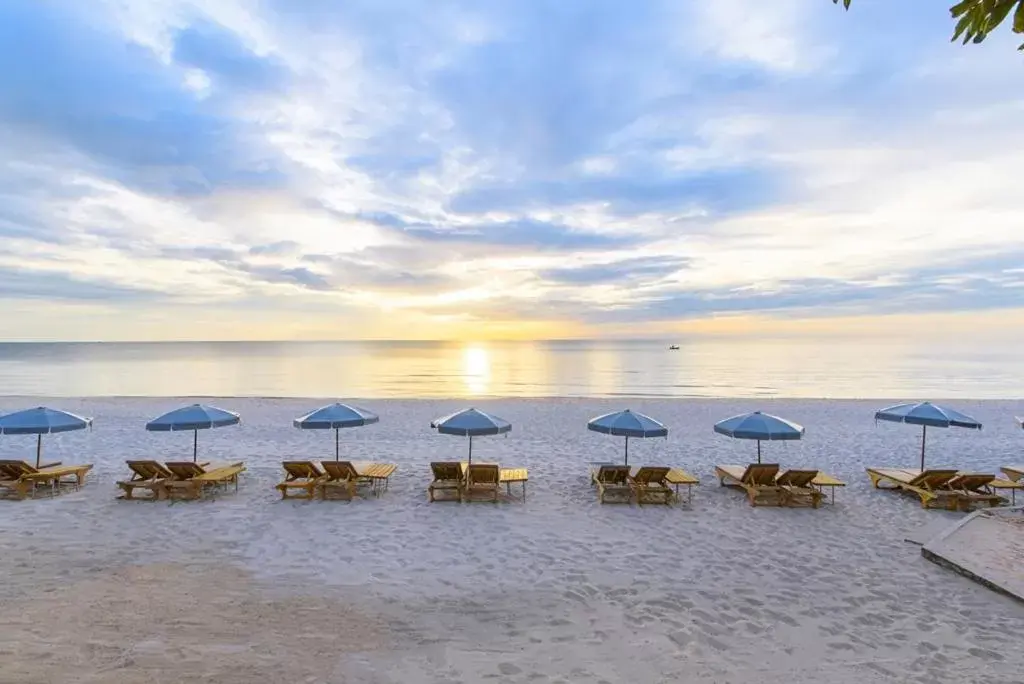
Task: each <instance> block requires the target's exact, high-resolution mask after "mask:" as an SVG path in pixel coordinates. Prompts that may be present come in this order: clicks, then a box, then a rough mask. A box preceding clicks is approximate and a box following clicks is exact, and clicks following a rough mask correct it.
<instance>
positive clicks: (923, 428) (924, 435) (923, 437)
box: [921, 425, 928, 470]
mask: <svg viewBox="0 0 1024 684" xmlns="http://www.w3.org/2000/svg"><path fill="white" fill-rule="evenodd" d="M927 440H928V426H927V425H922V426H921V470H924V445H925V442H926V441H927Z"/></svg>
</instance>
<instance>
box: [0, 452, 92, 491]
mask: <svg viewBox="0 0 1024 684" xmlns="http://www.w3.org/2000/svg"><path fill="white" fill-rule="evenodd" d="M90 470H92V464H90V463H83V464H75V465H50V466H48V467H44V468H36V467H34V466H31V465H29V464H28V463H25V462H24V461H15V460H0V489H6V490H8V491H10V492H11V493H12V494H13V495H14V497H15V498H16V499H24V498H26V497H28V496H29V495H31V496H33V497H34V496H35V494H36V490H37V489H38V488H39V487H40V486H45V487H47V488H48V490H49V492H50V493H51V494H55V493H57V492H59V491H60V489H61V487H62V486H70V487H73V488H74V489H79V488H81V486H82V485H83V484H85V477H86V475H87V474H88V473H89V471H90Z"/></svg>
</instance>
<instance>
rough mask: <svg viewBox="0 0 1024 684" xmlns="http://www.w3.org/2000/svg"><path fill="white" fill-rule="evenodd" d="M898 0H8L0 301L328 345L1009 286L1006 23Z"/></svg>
mask: <svg viewBox="0 0 1024 684" xmlns="http://www.w3.org/2000/svg"><path fill="white" fill-rule="evenodd" d="M904 5H906V6H903V5H901V6H900V7H898V8H896V7H893V8H888V7H884V6H883V5H881V4H879V5H877V6H876V5H874V4H872V3H864V5H863V7H860V8H858V10H857V11H856V12H850V13H845V12H842V11H840V10H838V9H837V8H836V7H834V6H833V5H832V3H828V2H825V1H822V2H820V3H818V2H816V3H810V2H803V1H802V0H783V1H781V2H778V3H774V4H772V5H771V6H770V7H769V6H767V5H765V6H760V5H757V6H753V5H751V3H747V2H740V1H739V0H721V1H720V2H718V1H716V2H714V3H707V2H682V3H677V2H668V1H667V0H666V1H664V2H662V1H659V2H650V3H640V4H637V3H634V4H632V5H630V4H628V3H622V2H616V1H613V0H593V1H591V2H577V1H575V0H573V1H568V2H566V1H557V2H556V1H555V0H550V1H548V0H545V1H543V2H533V3H490V4H474V3H466V2H464V1H462V0H439V1H438V2H436V3H432V4H431V5H430V7H429V8H426V7H425V6H424V5H422V3H411V2H407V1H406V0H398V1H397V2H389V3H380V2H370V1H369V0H357V1H355V2H350V3H334V2H326V1H324V2H320V1H316V2H310V3H300V4H299V5H296V4H295V3H285V2H281V1H279V0H270V1H268V2H263V3H256V4H254V3H249V2H245V1H244V0H209V1H207V2H198V1H197V0H159V1H152V0H110V1H102V2H100V1H98V2H96V3H91V4H89V7H88V11H86V9H85V8H84V6H83V7H79V6H78V5H72V4H66V3H65V4H53V3H35V2H29V1H28V0H14V1H13V2H7V3H3V5H2V6H0V74H2V76H0V79H2V80H0V85H2V87H0V238H2V240H0V300H4V299H12V300H17V301H26V298H28V297H31V298H32V301H33V302H35V301H39V302H45V301H53V302H63V303H64V304H66V305H67V306H77V305H79V304H81V305H83V306H84V305H85V304H84V303H85V302H89V305H90V306H96V307H102V308H104V310H106V311H109V312H112V313H111V316H112V317H113V316H114V314H115V313H116V312H117V311H120V310H122V308H124V307H130V306H134V305H138V304H139V302H141V301H148V299H151V298H160V299H161V301H162V302H173V306H171V307H170V308H168V311H174V312H178V313H175V314H174V315H177V316H181V320H182V324H183V325H184V324H186V323H187V322H188V321H189V320H192V318H197V317H199V314H200V312H202V311H212V310H213V309H214V308H216V310H217V311H219V312H223V311H228V312H230V311H231V310H232V309H233V308H235V309H241V308H244V309H245V310H246V311H250V312H252V311H255V312H258V311H265V312H268V313H267V314H266V315H267V316H268V317H271V316H272V317H273V320H274V321H277V323H266V324H267V325H278V326H279V327H280V328H281V329H282V330H284V329H296V330H299V329H303V330H304V329H306V328H305V327H303V326H305V325H306V324H305V323H303V324H302V325H299V324H298V323H296V324H295V326H294V327H289V326H290V324H289V321H299V320H300V319H302V316H305V315H306V314H308V313H309V312H311V311H320V310H322V309H323V307H325V306H329V307H337V308H338V310H344V311H345V312H346V318H345V323H343V324H342V323H339V324H338V326H339V328H338V331H337V334H336V335H335V336H344V335H345V334H346V331H350V330H352V329H356V328H358V329H360V330H361V331H366V334H368V335H373V334H374V333H373V330H380V331H382V330H388V331H394V330H398V331H401V330H403V328H409V329H410V330H411V329H412V328H413V327H414V326H415V327H416V330H417V331H418V332H419V333H422V334H427V333H424V331H429V334H430V335H439V336H444V335H445V334H447V333H446V332H445V330H453V331H454V330H456V329H457V330H458V331H460V332H459V334H465V330H466V329H467V328H465V325H471V324H472V323H473V322H487V321H502V322H503V324H510V325H511V323H510V322H512V321H514V320H519V319H521V320H523V321H527V320H530V321H537V320H547V321H550V322H552V323H553V322H555V321H561V322H568V323H567V324H570V323H571V324H579V325H586V326H590V328H589V329H591V330H593V331H594V332H595V334H599V333H600V331H601V330H603V329H604V328H603V327H602V326H617V325H626V326H627V327H634V328H637V329H639V327H640V324H644V325H647V324H650V325H652V326H668V325H670V324H671V323H672V322H673V321H677V320H683V319H686V320H690V319H693V318H695V317H697V318H699V317H708V316H714V315H719V314H730V315H731V314H740V313H742V314H758V313H760V314H764V315H770V316H775V317H778V318H783V317H792V316H819V315H824V314H832V313H835V312H847V313H850V314H858V315H859V314H863V313H865V312H868V313H870V312H883V313H884V312H889V311H906V310H927V311H964V310H975V309H976V310H982V309H992V308H1006V309H1009V308H1014V307H1019V306H1020V301H1021V300H1020V299H1019V296H1020V294H1021V276H1020V271H1019V270H1018V268H1017V267H1016V266H1015V264H1019V263H1021V262H1022V261H1024V259H1021V257H1024V237H1022V236H1021V234H1020V230H1019V216H1020V215H1021V213H1022V212H1024V197H1022V195H1021V193H1020V191H1019V187H1018V186H1019V183H1018V182H1017V181H1016V177H1017V176H1018V175H1019V173H1018V170H1019V169H1018V167H1019V159H1018V158H1017V157H1018V156H1019V155H1018V154H1017V152H1016V150H1017V149H1019V148H1020V147H1021V146H1022V145H1024V131H1022V130H1021V128H1020V127H1019V126H1018V125H1017V124H1018V122H1019V120H1020V117H1021V115H1022V114H1024V100H1022V99H1021V98H1020V97H1019V96H1018V95H1016V94H1015V93H1014V92H1013V91H1012V89H1010V90H1007V88H1006V85H1005V84H1006V83H1007V82H1009V80H1012V78H1013V77H1014V73H1015V72H1014V71H1013V69H1015V68H1016V67H1015V63H1014V62H1013V61H1012V57H1007V55H1009V54H1011V52H1012V50H1003V52H1001V53H1000V52H999V50H1000V49H1002V48H1004V47H1010V48H1012V41H1011V40H1010V37H997V38H995V39H993V41H992V42H991V43H988V42H987V43H986V44H985V45H984V46H981V47H980V48H973V49H970V50H966V49H958V48H956V47H953V46H950V45H948V44H947V41H946V33H947V32H948V22H947V18H946V16H945V14H944V12H945V10H943V9H942V8H941V7H939V8H934V7H932V6H931V3H927V2H925V0H913V1H912V2H909V3H904ZM922 17H924V19H922ZM1004 38H1005V39H1004ZM5 295H6V296H5ZM133 303H134V304H133ZM204 307H206V308H204ZM186 312H191V313H186ZM271 312H272V313H271ZM381 312H386V313H384V314H382V313H381ZM40 315H41V314H40ZM33 320H35V319H33ZM39 320H42V319H39ZM97 320H101V319H100V318H97ZM102 320H113V318H110V319H106V318H104V319H102ZM253 320H255V319H253ZM260 320H263V319H260ZM267 320H270V319H269V318H268V319H267ZM302 320H306V319H302ZM359 321H362V322H365V325H361V326H360V325H357V322H359ZM452 321H456V322H458V325H459V326H463V327H458V328H455V327H451V328H449V327H446V326H449V325H450V324H451V322H452ZM403 322H404V323H405V324H406V325H403ZM40 325H42V323H40ZM59 325H60V318H59V317H58V316H57V314H54V320H53V321H52V322H50V323H46V326H45V327H46V330H47V331H50V330H52V329H54V328H55V327H59ZM140 325H141V324H140ZM342 326H343V327H342ZM374 326H377V327H376V328H374ZM431 326H433V327H431ZM147 329H148V328H147ZM609 329H610V328H609ZM117 330H119V331H123V330H124V328H123V327H120V326H119V327H118V328H117ZM140 330H142V328H140ZM317 330H318V331H319V332H317V334H327V333H323V332H322V331H321V329H320V328H317ZM47 334H48V335H49V334H50V333H49V332H48V333H47ZM75 334H76V331H75V330H73V329H70V328H69V330H68V335H75ZM96 334H99V335H101V336H102V331H99V332H96V333H93V335H96ZM119 334H120V333H119ZM140 334H141V333H140ZM410 334H411V333H410ZM451 334H455V333H454V332H453V333H451Z"/></svg>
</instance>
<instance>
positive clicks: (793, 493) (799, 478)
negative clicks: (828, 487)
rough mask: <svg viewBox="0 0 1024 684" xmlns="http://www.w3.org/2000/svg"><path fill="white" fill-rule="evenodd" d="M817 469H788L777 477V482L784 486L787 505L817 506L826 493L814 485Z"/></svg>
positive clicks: (784, 497)
mask: <svg viewBox="0 0 1024 684" xmlns="http://www.w3.org/2000/svg"><path fill="white" fill-rule="evenodd" d="M817 477H818V471H817V470H786V471H784V472H781V473H779V474H778V476H776V478H775V484H776V485H778V486H779V487H782V490H783V492H785V495H784V496H783V504H784V505H786V506H810V507H811V508H817V507H818V506H819V505H820V504H821V501H822V499H824V498H825V495H824V494H823V493H822V492H821V491H820V490H818V489H816V488H815V486H814V480H815V479H816V478H817Z"/></svg>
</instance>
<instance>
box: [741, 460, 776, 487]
mask: <svg viewBox="0 0 1024 684" xmlns="http://www.w3.org/2000/svg"><path fill="white" fill-rule="evenodd" d="M778 474H779V464H778V463H751V464H750V465H748V466H747V469H746V470H745V471H744V472H743V478H742V482H743V484H750V485H774V484H775V478H776V476H777V475H778Z"/></svg>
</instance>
